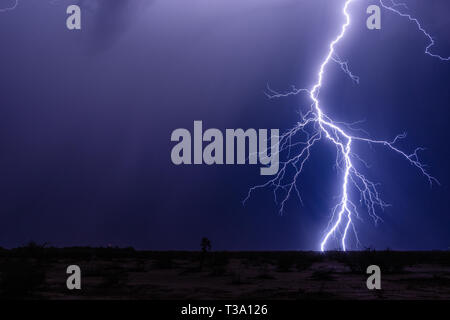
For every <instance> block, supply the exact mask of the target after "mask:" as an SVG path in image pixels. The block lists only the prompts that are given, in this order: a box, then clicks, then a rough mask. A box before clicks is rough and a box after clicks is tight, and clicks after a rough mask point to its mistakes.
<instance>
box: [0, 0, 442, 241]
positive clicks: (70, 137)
mask: <svg viewBox="0 0 450 320" xmlns="http://www.w3.org/2000/svg"><path fill="white" fill-rule="evenodd" d="M405 1H406V2H407V3H408V6H409V9H410V12H411V13H413V14H414V15H415V16H418V17H419V18H420V19H421V21H423V24H424V26H425V27H426V28H427V30H428V31H430V33H431V34H432V35H433V36H434V37H435V39H436V43H437V44H436V46H434V47H433V48H432V50H433V51H434V52H436V53H439V54H441V55H443V56H449V55H450V31H449V30H450V19H449V14H450V3H449V1H447V0H433V1H425V0H422V1H419V0H414V1H412V0H411V1H409V0H405ZM13 2H14V1H12V0H0V7H6V6H9V5H10V4H11V3H13ZM343 2H344V1H337V0H214V1H211V0H189V1H186V0H154V1H152V0H89V1H88V0H84V1H77V0H61V1H50V0H22V1H20V2H19V6H18V7H17V8H16V9H15V10H14V11H8V12H3V13H0V246H2V247H15V246H19V245H23V244H25V243H27V242H29V241H31V240H33V241H36V242H38V243H44V242H47V243H49V244H50V245H53V246H75V245H89V246H107V245H112V246H133V247H135V248H138V249H155V250H166V249H177V250H178V249H182V250H184V249H187V250H193V249H199V244H200V240H201V238H202V237H203V236H206V237H208V238H209V239H211V242H212V245H213V249H216V250H299V249H300V250H317V249H318V246H319V242H320V239H321V237H322V235H323V232H324V231H325V227H326V225H327V221H328V217H329V214H330V209H331V208H332V207H333V206H334V204H335V203H336V201H337V197H338V196H339V183H340V180H339V177H340V176H339V173H338V172H337V171H336V170H335V169H334V168H333V164H334V157H335V153H336V152H335V149H334V148H333V147H331V146H330V144H329V143H327V142H326V141H324V142H323V143H321V144H319V145H318V146H317V148H316V149H314V150H315V152H314V153H313V155H312V156H311V159H310V161H309V162H308V165H307V166H306V168H305V171H304V173H303V174H302V176H301V179H300V180H299V188H300V191H301V195H302V197H303V205H302V204H300V203H299V201H298V199H296V198H292V199H291V201H289V202H288V205H287V207H286V210H285V212H284V214H283V215H280V214H279V212H278V207H277V205H276V203H275V202H274V199H273V197H272V190H270V189H267V190H260V191H258V192H257V193H255V194H254V195H253V196H252V198H250V200H249V201H248V202H247V203H246V205H245V206H243V205H242V200H243V199H244V198H245V196H246V194H247V191H248V189H249V188H250V187H252V186H254V185H256V184H261V183H264V182H265V181H266V180H267V178H268V177H264V176H260V174H259V168H260V166H259V165H256V166H255V165H240V166H238V165H234V166H206V165H200V166H192V165H191V166H175V165H173V164H172V162H171V159H170V152H171V148H172V147H173V145H174V143H173V142H171V141H170V135H171V133H172V131H173V130H174V129H177V128H187V129H189V130H193V121H194V120H202V121H203V126H204V127H205V128H219V129H222V130H225V128H244V129H247V128H267V129H272V128H279V129H280V130H282V131H284V130H287V129H289V128H291V127H292V126H293V125H295V123H296V122H297V121H298V120H299V118H298V112H299V111H300V110H305V107H306V105H305V100H304V99H301V97H291V98H288V99H281V100H273V99H272V100H270V99H268V98H267V97H266V96H265V94H264V91H265V89H266V85H267V84H270V86H271V87H272V88H274V89H277V90H280V91H283V90H287V89H289V88H290V86H291V85H296V86H297V87H310V86H311V85H312V84H313V83H314V82H315V81H316V73H317V69H318V66H319V64H320V63H321V61H322V60H323V57H324V55H325V54H326V53H327V47H328V44H329V42H330V40H331V39H333V38H334V37H335V36H336V34H337V32H338V28H339V27H340V25H341V24H342V22H343V18H344V17H343V16H342V14H341V8H342V4H343ZM69 4H79V5H80V7H81V9H82V30H81V31H69V30H67V28H66V26H65V20H66V18H67V15H66V13H65V11H66V8H67V6H68V5H69ZM369 4H376V1H372V0H370V1H366V0H358V1H355V4H353V5H351V7H350V10H349V11H350V12H351V14H352V18H353V22H354V23H353V24H352V26H351V28H350V29H349V31H348V33H347V34H346V36H345V41H343V42H342V43H341V44H340V45H339V46H338V47H337V48H336V49H337V52H338V53H339V55H340V57H341V58H342V59H344V60H347V61H349V64H350V67H351V69H352V72H353V73H355V74H357V75H358V76H360V78H361V81H360V84H359V85H357V84H355V83H352V81H351V80H350V79H349V78H348V77H347V76H346V75H345V74H344V73H343V72H342V71H341V70H340V69H339V67H338V66H337V65H333V64H331V65H330V67H329V68H328V69H327V75H326V78H325V81H324V87H323V89H322V90H321V101H322V105H323V108H324V109H325V110H326V112H327V113H328V115H330V116H332V117H333V118H334V119H335V120H339V121H347V122H354V121H358V120H365V122H364V123H363V124H361V128H363V129H364V130H367V131H368V132H370V133H371V135H372V136H373V137H374V138H379V139H390V138H392V137H394V136H395V135H396V134H398V133H402V132H405V131H406V132H408V137H407V139H406V140H404V141H402V143H401V144H400V146H401V147H402V148H403V149H405V150H408V151H411V150H413V149H414V147H416V146H424V147H426V148H427V150H426V151H425V152H423V153H422V160H423V162H424V163H426V164H428V165H429V171H430V173H431V174H433V175H434V176H435V177H436V178H437V179H438V180H439V181H440V182H441V185H440V186H437V185H435V186H433V187H430V185H429V183H428V181H427V179H426V178H424V177H423V176H422V175H421V174H420V172H419V171H418V170H417V169H416V168H414V167H412V166H411V165H410V164H409V163H407V162H406V161H405V160H404V159H402V158H400V157H399V156H398V155H396V154H394V153H392V152H389V151H387V150H386V149H384V148H382V147H376V146H374V147H373V148H372V149H371V148H368V147H367V146H364V145H361V144H359V145H358V147H357V150H358V151H359V153H360V155H361V156H362V157H363V158H364V159H365V160H366V161H367V162H369V163H370V164H371V168H370V169H369V170H368V171H366V172H367V175H368V177H369V178H370V179H371V180H373V181H376V182H379V183H380V184H381V185H380V187H379V191H380V192H381V196H382V198H383V199H384V200H385V201H386V202H388V203H390V204H391V206H390V207H389V208H387V209H386V210H385V211H384V212H379V215H380V216H381V217H382V218H383V220H384V222H382V223H380V224H378V225H377V226H375V225H374V223H373V221H372V220H371V219H370V218H369V217H368V216H367V215H366V214H365V212H364V210H362V209H361V210H360V212H361V217H362V218H363V221H357V222H356V226H357V228H358V230H359V237H360V240H361V242H362V244H363V245H364V246H367V247H369V246H371V247H375V248H378V249H385V248H391V249H399V250H416V249H417V250H428V249H448V248H449V247H450V228H449V227H450V212H449V207H450V189H449V183H450V171H449V161H450V157H449V144H448V141H449V140H450V130H449V125H448V119H449V109H448V107H449V102H448V101H449V99H450V90H449V84H450V62H448V63H445V62H441V61H439V60H437V59H433V58H431V57H430V56H427V55H425V54H424V49H425V47H426V45H427V41H426V38H425V37H424V36H423V35H422V34H421V33H420V32H418V31H417V29H416V28H415V26H414V25H413V24H411V23H409V22H408V21H407V20H405V19H404V18H401V17H398V16H395V15H393V14H392V13H389V12H387V11H384V10H382V29H381V30H368V29H367V28H366V26H365V22H366V18H367V17H368V15H367V14H366V8H367V6H368V5H369Z"/></svg>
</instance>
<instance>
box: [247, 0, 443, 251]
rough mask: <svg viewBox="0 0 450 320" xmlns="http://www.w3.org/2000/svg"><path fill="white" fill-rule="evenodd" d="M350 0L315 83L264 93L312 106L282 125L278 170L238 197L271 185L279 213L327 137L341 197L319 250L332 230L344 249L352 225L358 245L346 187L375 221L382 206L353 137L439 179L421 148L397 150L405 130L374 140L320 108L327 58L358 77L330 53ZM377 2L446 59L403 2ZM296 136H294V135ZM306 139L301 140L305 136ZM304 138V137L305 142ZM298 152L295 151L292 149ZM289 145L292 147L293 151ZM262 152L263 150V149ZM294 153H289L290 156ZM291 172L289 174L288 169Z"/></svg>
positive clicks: (353, 209) (355, 213)
mask: <svg viewBox="0 0 450 320" xmlns="http://www.w3.org/2000/svg"><path fill="white" fill-rule="evenodd" d="M354 1H356V0H347V1H346V2H345V5H344V7H343V9H342V13H343V15H344V17H345V23H344V24H343V25H342V27H341V31H340V33H339V34H338V35H337V37H336V38H335V39H334V40H333V41H332V42H331V43H330V45H329V50H328V54H327V55H326V57H325V59H324V60H323V62H322V64H321V65H320V68H319V71H318V74H317V77H318V79H317V82H316V83H315V84H314V85H313V87H312V88H311V89H297V88H296V87H294V86H293V87H292V90H291V91H289V92H285V93H279V92H276V91H274V90H272V89H271V88H269V87H268V93H266V94H267V96H268V97H269V98H281V97H288V96H291V95H297V94H300V93H308V95H309V98H310V99H311V100H312V105H311V106H310V109H309V110H308V112H307V113H306V114H301V115H300V118H301V121H300V122H298V123H297V125H296V126H295V127H294V128H292V129H290V130H288V131H287V132H286V133H285V134H283V135H282V136H281V137H280V140H279V151H278V152H279V153H281V152H282V151H287V160H285V161H281V163H280V169H279V171H278V173H277V174H276V175H275V177H274V178H273V179H272V180H269V181H267V182H266V183H265V184H262V185H258V186H255V187H252V188H250V190H249V192H248V194H247V197H246V198H245V199H244V202H245V201H247V200H248V199H249V197H250V196H251V193H252V192H253V191H255V190H256V189H259V188H265V187H273V194H274V198H275V201H276V202H278V200H279V199H278V193H279V192H282V193H283V194H284V197H283V198H282V200H281V201H280V212H283V210H284V206H285V204H286V201H287V200H288V199H289V198H290V196H291V194H292V193H293V192H295V193H296V195H297V196H298V197H299V199H300V201H301V197H300V191H299V188H298V185H297V179H298V177H299V175H300V173H301V172H302V171H303V167H304V165H305V163H306V161H307V160H308V159H309V156H310V154H311V149H312V147H313V146H314V145H315V143H316V142H318V141H319V140H321V139H322V138H323V136H325V137H326V138H327V140H329V141H331V142H332V143H333V144H334V146H335V147H336V149H337V156H336V167H337V168H339V169H341V170H342V172H343V178H342V186H341V196H340V201H339V202H338V204H337V205H336V206H335V207H334V208H333V210H332V215H331V219H330V221H329V223H328V227H327V229H326V230H327V231H326V233H325V235H324V237H323V238H322V241H321V242H320V250H321V251H324V250H325V248H326V246H327V243H328V241H329V239H330V237H331V236H335V235H336V233H338V232H339V233H340V235H341V238H340V242H341V247H342V250H344V251H346V250H347V245H346V239H347V234H348V231H349V229H350V227H351V228H352V230H353V232H354V235H355V239H356V242H357V244H359V240H358V235H357V233H356V229H355V226H354V224H353V218H354V217H356V218H359V214H358V211H357V207H356V204H355V203H354V202H353V201H352V200H351V196H350V195H351V192H350V189H351V188H354V189H355V190H356V191H357V193H358V194H359V196H360V199H359V202H360V204H361V205H363V206H364V207H366V209H367V212H368V214H369V216H370V217H371V218H372V219H373V220H374V221H375V223H377V222H378V221H379V220H381V218H380V217H379V216H378V215H377V214H376V210H377V208H380V209H384V208H385V207H387V206H388V204H387V203H385V202H384V201H383V200H382V199H381V198H380V195H379V193H378V191H377V185H376V184H375V183H373V182H372V181H370V180H369V179H367V178H366V177H365V176H364V175H363V174H362V173H361V172H360V171H359V170H358V169H357V168H356V167H355V163H354V162H353V161H352V160H356V161H357V162H359V163H361V164H362V165H363V166H364V167H366V168H368V167H369V166H368V164H367V163H366V162H365V161H364V160H363V159H362V158H361V157H360V156H359V155H358V154H356V153H353V152H352V146H353V144H354V143H355V142H364V143H368V144H375V145H381V146H385V147H387V148H388V149H390V150H392V151H394V152H396V153H397V154H398V155H400V156H401V157H403V158H405V159H406V160H407V161H408V162H409V163H410V164H411V165H412V166H414V167H416V168H417V169H418V170H419V171H420V172H421V173H422V174H423V175H424V176H425V177H426V178H427V179H428V181H429V183H430V185H432V184H433V182H434V183H437V184H439V181H437V180H436V179H435V178H434V177H433V176H431V175H430V174H429V173H428V172H427V171H426V169H425V166H424V165H423V164H422V163H421V162H420V160H419V155H418V153H419V152H420V151H423V150H424V148H421V147H419V148H416V149H415V150H414V151H413V152H412V153H406V152H404V151H402V150H400V149H399V148H398V147H397V146H396V143H397V142H398V141H399V140H401V139H403V138H405V137H406V134H405V133H403V134H399V135H397V136H396V137H395V138H394V139H393V140H391V141H385V140H375V139H372V138H370V136H369V135H368V134H367V133H366V132H365V131H363V130H361V129H355V127H354V125H355V124H357V123H351V124H348V123H342V122H337V121H333V120H332V119H330V118H329V117H328V116H327V115H326V114H325V113H324V112H323V111H322V108H321V105H320V101H319V92H320V89H321V87H322V83H323V78H324V74H325V69H326V67H327V66H328V65H329V62H330V61H332V62H336V63H337V64H338V65H339V66H340V67H341V69H342V70H343V71H344V72H345V73H346V74H347V75H348V76H349V77H350V78H351V79H352V80H353V81H355V82H356V83H358V82H359V78H358V77H357V76H355V75H353V74H352V73H351V71H350V69H349V66H348V63H347V62H344V61H342V60H341V59H340V58H339V57H338V56H337V54H336V52H335V46H336V45H337V44H338V43H339V42H340V41H341V40H342V39H343V38H344V36H345V34H346V31H347V29H348V27H349V26H350V22H351V19H350V15H349V13H348V7H349V6H350V4H351V3H352V2H354ZM380 2H381V5H382V6H383V7H384V8H386V9H387V10H390V11H392V12H394V13H396V14H398V15H400V16H403V17H407V18H408V19H409V20H411V21H413V22H415V23H416V25H417V26H418V28H419V30H420V31H422V32H423V33H424V34H425V36H426V37H427V38H428V39H429V40H430V44H429V45H428V46H427V47H426V50H425V53H427V54H428V55H430V56H432V57H435V58H438V59H440V60H445V61H446V60H449V58H443V57H441V56H439V55H436V54H433V53H431V52H430V51H429V49H430V48H431V47H432V46H433V45H434V40H433V38H432V37H431V36H430V35H429V33H428V32H426V31H425V30H424V29H423V28H422V26H421V25H420V23H419V22H418V21H417V19H415V18H412V17H411V16H410V15H407V14H404V13H401V12H400V11H398V10H397V9H395V8H396V7H404V8H406V9H407V6H406V5H405V4H397V3H395V2H394V1H393V0H391V2H392V7H390V6H387V5H385V4H384V3H383V0H380ZM356 131H360V132H362V133H364V135H355V134H351V133H350V132H356ZM298 136H300V139H298V140H297V137H298ZM305 138H306V139H305ZM305 140H306V141H305ZM297 148H298V151H296V152H295V150H297ZM293 150H294V152H293ZM266 151H267V150H266ZM293 153H294V155H292V154H293ZM292 170H293V173H291V174H290V172H292Z"/></svg>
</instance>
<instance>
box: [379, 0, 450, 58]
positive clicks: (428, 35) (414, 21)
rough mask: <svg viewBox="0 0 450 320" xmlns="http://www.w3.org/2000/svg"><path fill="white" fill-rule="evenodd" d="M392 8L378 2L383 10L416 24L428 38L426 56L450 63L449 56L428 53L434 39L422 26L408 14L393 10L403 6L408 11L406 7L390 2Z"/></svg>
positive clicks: (382, 2) (381, 1)
mask: <svg viewBox="0 0 450 320" xmlns="http://www.w3.org/2000/svg"><path fill="white" fill-rule="evenodd" d="M391 2H392V6H388V5H386V4H385V3H384V1H383V0H380V4H381V6H382V7H383V8H385V9H386V10H389V11H391V12H393V13H395V14H397V15H399V16H401V17H404V18H407V19H408V20H409V21H411V22H413V23H415V24H416V26H417V28H418V29H419V30H420V31H421V32H422V33H423V34H424V35H425V36H426V37H427V38H428V46H427V47H426V48H425V53H426V54H428V55H429V56H432V57H434V58H437V59H439V60H441V61H450V56H449V57H442V56H440V55H438V54H434V53H431V52H430V49H431V47H432V46H434V45H435V42H434V39H433V37H432V36H431V35H430V34H429V33H428V32H427V31H426V30H425V29H424V28H423V27H422V25H421V24H420V22H419V20H417V19H416V18H414V17H413V16H411V15H410V14H407V13H403V12H401V11H399V10H398V9H395V7H398V6H404V7H405V8H406V9H408V7H407V6H406V5H404V4H399V3H395V2H394V1H392V0H391Z"/></svg>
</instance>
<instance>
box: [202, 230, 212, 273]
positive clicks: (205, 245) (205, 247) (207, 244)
mask: <svg viewBox="0 0 450 320" xmlns="http://www.w3.org/2000/svg"><path fill="white" fill-rule="evenodd" d="M200 246H201V248H202V254H201V255H200V269H202V268H203V262H204V261H205V258H206V255H207V254H208V252H209V251H211V241H210V240H209V239H208V238H206V237H203V238H202V242H201V243H200Z"/></svg>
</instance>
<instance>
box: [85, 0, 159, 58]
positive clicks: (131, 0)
mask: <svg viewBox="0 0 450 320" xmlns="http://www.w3.org/2000/svg"><path fill="white" fill-rule="evenodd" d="M153 3H154V0H80V1H79V6H80V7H81V8H82V10H83V9H84V12H85V19H86V20H87V21H85V22H86V27H85V28H87V29H89V33H90V36H91V43H92V47H93V49H94V50H105V49H108V48H110V47H111V46H112V45H114V43H115V42H116V41H117V40H118V39H119V38H120V36H121V35H122V34H123V33H124V32H126V31H127V30H128V28H129V27H130V26H131V25H132V23H133V22H134V21H136V19H138V18H139V17H138V13H139V12H140V11H141V10H142V9H145V8H147V7H148V6H150V5H152V4H153Z"/></svg>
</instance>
